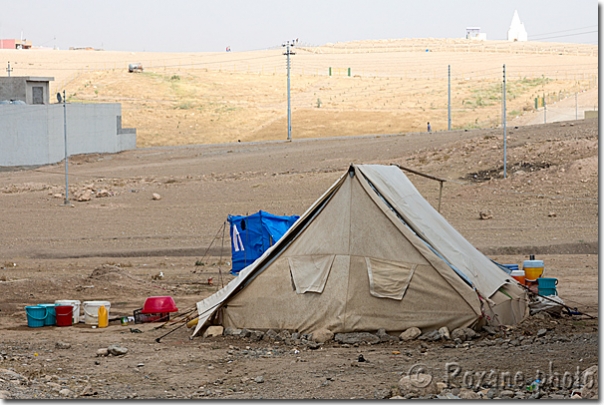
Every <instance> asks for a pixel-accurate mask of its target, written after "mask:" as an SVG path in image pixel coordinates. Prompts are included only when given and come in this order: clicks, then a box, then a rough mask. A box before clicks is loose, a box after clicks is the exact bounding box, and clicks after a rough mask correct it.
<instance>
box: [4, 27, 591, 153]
mask: <svg viewBox="0 0 604 405" xmlns="http://www.w3.org/2000/svg"><path fill="white" fill-rule="evenodd" d="M282 53H283V50H282V49H281V48H280V47H279V48H278V49H269V50H263V51H253V52H229V53H226V52H224V53H144V52H143V53H140V52H138V53H134V52H112V51H83V50H82V51H49V50H48V51H42V50H31V51H23V52H19V51H2V53H1V55H3V56H6V58H7V60H10V61H11V66H13V67H14V73H13V74H14V75H23V76H26V75H32V76H33V75H35V76H54V77H55V82H53V86H52V87H53V91H56V90H62V89H65V90H66V91H67V94H68V98H69V101H70V102H74V103H75V102H86V103H89V102H118V103H121V104H122V110H123V125H124V126H126V127H135V128H137V133H138V142H137V144H138V146H139V147H146V146H158V145H183V144H200V143H222V142H236V141H238V140H240V141H242V142H244V141H257V140H278V139H286V138H287V91H286V69H285V56H283V54H282ZM597 55H598V53H597V46H590V45H578V44H557V43H538V42H525V43H518V42H516V43H509V42H507V41H486V42H477V41H467V40H462V39H398V40H383V41H358V42H348V43H337V44H327V45H323V46H318V47H308V46H299V47H297V48H296V55H294V56H292V71H291V74H292V79H291V102H292V128H293V129H292V132H293V137H294V138H296V139H301V138H319V137H329V136H341V135H359V134H400V133H407V132H417V131H425V130H426V123H427V122H428V121H429V122H430V123H431V125H432V129H433V130H434V131H441V130H445V129H447V128H448V102H447V100H448V98H447V97H448V90H447V89H448V67H449V66H450V67H451V125H452V128H453V129H460V128H463V129H472V128H491V127H497V126H499V125H500V124H501V122H502V119H501V111H502V93H501V85H502V78H503V65H504V64H505V66H506V76H507V86H506V89H507V102H506V104H507V115H508V119H509V120H514V119H516V118H517V117H518V119H519V120H520V121H518V123H519V124H526V123H528V122H527V120H531V119H533V117H532V113H533V111H534V109H535V98H536V97H543V96H546V100H547V105H548V106H549V107H550V108H554V107H555V105H556V104H557V103H558V102H559V101H561V100H565V99H568V98H569V97H570V98H572V100H573V101H574V95H575V93H576V92H578V93H579V94H580V95H583V93H584V92H585V91H591V93H590V94H592V95H595V94H597V85H598V79H597V78H598V71H597V68H598V61H597ZM8 58H10V59H8ZM130 62H141V63H142V64H143V66H144V68H145V70H144V72H143V73H142V74H137V73H128V72H127V65H128V63H130ZM330 72H331V76H330ZM593 98H594V97H593V96H592V97H591V98H590V99H589V100H587V99H585V97H583V96H581V99H580V103H579V104H580V106H579V108H580V114H581V117H582V116H583V111H584V110H586V109H593V108H594V103H593V102H592V101H593ZM52 99H53V100H54V98H52ZM595 104H596V105H597V101H596V103H595ZM596 108H597V106H596ZM573 117H574V111H573ZM551 121H552V120H550V122H551ZM540 122H543V121H540Z"/></svg>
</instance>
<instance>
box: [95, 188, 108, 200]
mask: <svg viewBox="0 0 604 405" xmlns="http://www.w3.org/2000/svg"><path fill="white" fill-rule="evenodd" d="M109 195H110V194H109V190H107V189H102V190H100V191H99V192H97V193H96V198H102V197H109Z"/></svg>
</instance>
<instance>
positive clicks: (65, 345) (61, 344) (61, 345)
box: [55, 342, 71, 349]
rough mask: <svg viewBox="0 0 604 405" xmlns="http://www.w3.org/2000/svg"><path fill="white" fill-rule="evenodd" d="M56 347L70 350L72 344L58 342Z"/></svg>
mask: <svg viewBox="0 0 604 405" xmlns="http://www.w3.org/2000/svg"><path fill="white" fill-rule="evenodd" d="M55 347H56V348H57V349H69V348H70V347H71V343H65V342H57V343H55Z"/></svg>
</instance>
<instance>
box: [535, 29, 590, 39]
mask: <svg viewBox="0 0 604 405" xmlns="http://www.w3.org/2000/svg"><path fill="white" fill-rule="evenodd" d="M594 32H598V30H595V31H587V32H578V33H576V34H566V35H556V36H553V37H546V38H539V41H541V40H544V39H552V38H564V37H572V36H575V35H586V34H593V33H594ZM531 39H532V38H531Z"/></svg>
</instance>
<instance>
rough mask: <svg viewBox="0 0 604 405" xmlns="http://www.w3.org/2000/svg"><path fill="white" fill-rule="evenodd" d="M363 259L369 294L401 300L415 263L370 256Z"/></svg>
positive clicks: (411, 276)
mask: <svg viewBox="0 0 604 405" xmlns="http://www.w3.org/2000/svg"><path fill="white" fill-rule="evenodd" d="M365 261H366V263H367V273H368V274H369V292H370V293H371V295H373V296H374V297H378V298H391V299H393V300H399V301H400V300H402V299H403V297H404V295H405V292H406V291H407V287H409V283H410V282H411V279H412V278H413V273H414V272H415V269H416V268H417V264H414V263H400V262H393V261H391V260H380V259H377V258H370V257H366V258H365Z"/></svg>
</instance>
